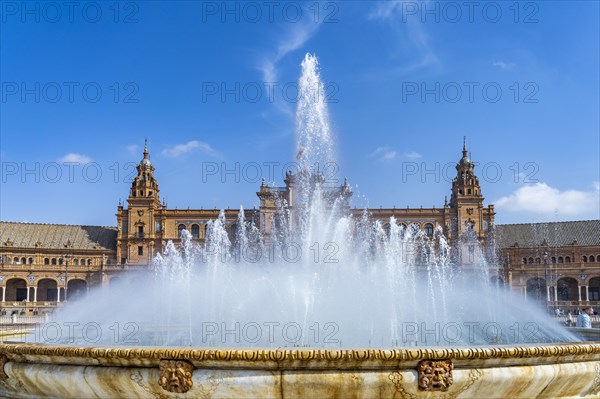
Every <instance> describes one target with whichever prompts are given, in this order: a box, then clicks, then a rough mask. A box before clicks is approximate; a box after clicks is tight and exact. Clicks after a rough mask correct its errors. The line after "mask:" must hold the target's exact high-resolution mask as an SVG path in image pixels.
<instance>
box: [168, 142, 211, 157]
mask: <svg viewBox="0 0 600 399" xmlns="http://www.w3.org/2000/svg"><path fill="white" fill-rule="evenodd" d="M196 150H199V151H201V152H203V153H205V154H207V155H210V156H212V157H216V158H218V157H219V153H218V152H217V151H216V150H215V149H214V148H212V147H211V146H210V145H209V144H207V143H203V142H202V141H198V140H192V141H188V142H187V143H185V144H176V145H174V146H171V147H167V148H165V149H164V150H162V152H161V154H162V155H163V156H165V157H168V158H178V157H182V156H185V155H186V154H189V153H190V152H192V151H196Z"/></svg>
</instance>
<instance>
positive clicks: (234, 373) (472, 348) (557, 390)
mask: <svg viewBox="0 0 600 399" xmlns="http://www.w3.org/2000/svg"><path fill="white" fill-rule="evenodd" d="M317 66H318V64H317V60H316V58H315V57H314V56H311V55H307V56H306V57H305V59H304V61H303V62H302V76H301V79H300V84H299V102H298V109H297V115H296V119H297V127H296V130H297V132H298V137H297V143H298V147H297V154H298V155H297V161H298V166H299V167H298V171H297V173H295V174H293V175H292V174H290V175H288V178H289V179H291V180H293V181H294V186H293V187H294V196H293V199H292V203H286V202H285V200H284V199H282V198H277V196H276V194H275V197H274V200H275V202H276V203H277V204H278V209H277V211H275V212H274V213H273V214H272V217H271V219H270V222H271V229H270V231H269V232H268V234H267V233H265V232H263V231H260V229H259V228H258V227H257V226H255V225H254V224H253V223H251V222H248V221H246V220H245V219H244V212H243V210H241V211H240V213H239V217H238V220H237V223H236V225H237V229H236V231H235V232H233V233H231V232H228V231H227V230H226V229H225V225H226V220H225V216H224V214H223V213H222V214H221V216H220V217H219V218H218V219H216V220H213V221H211V222H210V223H209V227H208V232H207V239H206V245H205V246H204V247H200V246H197V245H195V244H194V243H193V241H192V240H191V235H190V234H189V233H188V232H186V231H183V232H182V244H181V246H175V245H174V244H173V243H169V244H168V245H167V248H166V250H165V252H164V253H163V254H161V255H157V256H156V258H155V259H154V262H153V265H154V267H153V272H154V273H153V274H148V275H143V276H138V277H137V278H131V279H123V281H122V282H121V283H120V284H119V285H117V286H114V287H111V288H110V290H103V289H99V290H97V291H96V292H91V293H90V295H88V297H87V298H86V299H85V300H83V301H79V302H73V303H69V306H68V307H67V308H65V309H64V311H63V312H61V313H60V314H59V315H57V317H55V318H53V320H51V321H50V322H48V323H46V324H43V325H40V326H38V327H37V328H36V329H35V330H34V331H33V332H32V335H31V336H30V337H28V338H27V341H28V342H27V343H4V344H1V345H0V393H1V394H2V395H8V396H10V397H73V398H79V397H160V398H170V397H173V398H174V397H207V398H218V397H227V398H229V397H273V398H293V397H319V398H321V397H344V398H345V397H399V398H420V397H440V398H441V397H444V398H446V397H447V398H456V397H461V398H481V397H487V398H491V397H498V398H506V397H518V398H520V397H548V398H550V397H552V398H555V397H574V396H577V397H582V396H585V395H590V396H593V395H597V394H598V393H599V392H600V344H592V343H586V342H581V340H580V339H579V338H578V337H576V336H575V335H573V334H572V333H570V332H569V331H567V330H566V329H563V328H561V327H559V326H558V325H556V324H555V323H554V322H553V321H552V320H550V319H549V318H548V317H547V316H545V314H544V313H543V311H541V309H537V308H535V307H533V306H530V305H527V304H526V303H524V302H523V300H522V298H513V297H512V296H511V295H510V294H509V293H508V292H507V291H506V290H505V289H504V288H503V287H501V286H498V285H497V284H493V283H492V281H493V279H492V278H491V277H493V273H495V271H496V269H497V267H496V266H495V265H494V261H493V259H492V260H489V259H488V258H489V256H486V255H485V253H486V248H483V247H482V246H481V245H480V244H479V241H478V240H477V238H476V237H474V236H473V234H472V232H470V231H467V233H466V234H465V235H464V236H463V237H461V239H460V240H458V241H457V242H455V243H452V245H450V244H449V243H448V242H447V240H446V238H445V237H444V235H443V232H442V231H441V230H436V231H435V232H434V234H433V236H428V235H426V234H424V232H422V231H420V230H418V229H416V228H414V227H412V226H408V227H406V228H403V227H401V226H400V225H398V224H397V223H396V221H395V220H393V219H392V220H391V221H390V222H391V223H390V228H389V230H386V229H385V228H384V226H383V225H382V224H381V222H373V221H372V220H370V219H369V215H368V214H366V213H365V214H364V216H363V217H362V218H352V217H351V216H350V214H349V212H347V211H348V199H349V196H350V187H349V185H348V184H347V183H344V185H342V186H341V187H336V186H335V185H334V184H330V182H328V181H327V179H326V177H325V175H323V174H322V167H323V165H326V164H328V163H330V162H333V161H334V157H333V145H332V143H333V140H332V137H331V132H330V129H329V122H328V113H327V107H326V103H325V96H324V93H323V87H322V84H321V81H320V78H319V74H318V68H317ZM264 186H265V185H263V187H264ZM464 248H470V250H469V251H468V256H469V257H470V259H469V262H463V261H462V260H461V259H463V258H462V257H463V256H464V253H465V251H464Z"/></svg>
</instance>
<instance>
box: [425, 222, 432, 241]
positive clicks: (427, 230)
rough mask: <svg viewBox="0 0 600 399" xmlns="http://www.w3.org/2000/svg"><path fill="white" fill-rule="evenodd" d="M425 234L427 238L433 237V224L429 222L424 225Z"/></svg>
mask: <svg viewBox="0 0 600 399" xmlns="http://www.w3.org/2000/svg"><path fill="white" fill-rule="evenodd" d="M425 235H426V236H427V237H429V238H431V237H433V225H432V224H431V223H427V224H426V225H425Z"/></svg>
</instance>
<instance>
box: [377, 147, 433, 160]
mask: <svg viewBox="0 0 600 399" xmlns="http://www.w3.org/2000/svg"><path fill="white" fill-rule="evenodd" d="M368 156H369V157H371V158H377V159H379V160H380V161H390V160H392V159H395V158H398V157H402V158H407V159H418V158H421V154H419V153H418V152H416V151H409V152H404V153H402V154H401V153H399V152H398V151H396V150H394V149H393V148H390V147H389V146H387V145H385V146H383V147H377V148H376V149H375V151H373V152H371V153H369V154H368Z"/></svg>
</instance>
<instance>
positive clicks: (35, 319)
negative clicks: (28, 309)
mask: <svg viewBox="0 0 600 399" xmlns="http://www.w3.org/2000/svg"><path fill="white" fill-rule="evenodd" d="M49 319H50V318H49V316H48V315H43V316H18V315H12V316H0V325H2V324H39V323H45V322H47V321H48V320H49Z"/></svg>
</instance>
